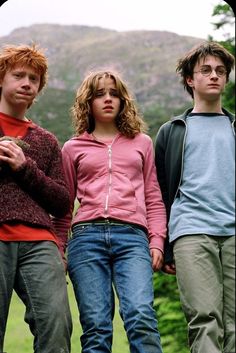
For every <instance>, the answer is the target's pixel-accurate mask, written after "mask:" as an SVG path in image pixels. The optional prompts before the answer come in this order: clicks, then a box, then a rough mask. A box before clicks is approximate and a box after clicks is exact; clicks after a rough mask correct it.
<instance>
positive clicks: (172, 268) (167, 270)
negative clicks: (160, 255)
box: [162, 263, 176, 275]
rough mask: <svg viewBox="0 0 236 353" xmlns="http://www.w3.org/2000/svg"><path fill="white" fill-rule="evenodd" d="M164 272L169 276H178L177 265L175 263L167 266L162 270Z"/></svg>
mask: <svg viewBox="0 0 236 353" xmlns="http://www.w3.org/2000/svg"><path fill="white" fill-rule="evenodd" d="M162 271H163V272H165V273H168V274H169V275H175V274H176V268H175V264H174V263H168V264H165V265H164V266H163V268H162Z"/></svg>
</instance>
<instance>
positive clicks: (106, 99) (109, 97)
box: [105, 92, 112, 101]
mask: <svg viewBox="0 0 236 353" xmlns="http://www.w3.org/2000/svg"><path fill="white" fill-rule="evenodd" d="M111 100H112V97H111V95H110V93H109V92H106V94H105V101H111Z"/></svg>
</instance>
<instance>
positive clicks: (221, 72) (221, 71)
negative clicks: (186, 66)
mask: <svg viewBox="0 0 236 353" xmlns="http://www.w3.org/2000/svg"><path fill="white" fill-rule="evenodd" d="M212 71H215V73H216V75H217V76H218V77H222V76H225V75H226V72H227V70H226V68H225V67H224V66H216V68H215V69H213V68H212V67H211V66H210V65H203V66H201V67H200V70H199V71H194V73H195V74H197V73H199V72H200V73H201V74H202V75H203V76H210V75H211V73H212Z"/></svg>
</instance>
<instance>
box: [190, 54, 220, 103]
mask: <svg viewBox="0 0 236 353" xmlns="http://www.w3.org/2000/svg"><path fill="white" fill-rule="evenodd" d="M187 83H188V85H189V86H190V87H192V89H193V94H194V98H196V97H199V98H202V99H206V100H214V99H218V98H219V97H220V95H221V94H222V92H223V90H224V87H225V84H226V68H225V66H224V64H223V62H222V61H221V59H220V58H218V57H216V56H212V55H208V56H207V57H206V58H205V59H200V60H199V62H197V63H196V65H195V67H194V70H193V78H191V77H189V78H188V79H187Z"/></svg>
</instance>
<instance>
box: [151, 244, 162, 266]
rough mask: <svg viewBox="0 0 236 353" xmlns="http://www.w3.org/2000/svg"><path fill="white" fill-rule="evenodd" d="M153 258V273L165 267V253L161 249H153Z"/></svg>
mask: <svg viewBox="0 0 236 353" xmlns="http://www.w3.org/2000/svg"><path fill="white" fill-rule="evenodd" d="M150 253H151V257H152V268H153V271H158V270H160V269H161V267H162V265H163V253H162V251H161V250H159V249H151V250H150Z"/></svg>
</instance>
